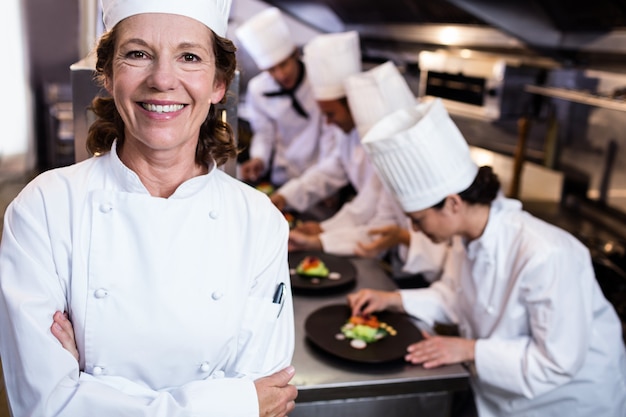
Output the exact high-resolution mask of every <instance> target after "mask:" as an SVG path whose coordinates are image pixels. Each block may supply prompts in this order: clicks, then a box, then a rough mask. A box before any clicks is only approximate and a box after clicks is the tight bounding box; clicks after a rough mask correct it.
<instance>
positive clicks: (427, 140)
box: [348, 100, 626, 417]
mask: <svg viewBox="0 0 626 417" xmlns="http://www.w3.org/2000/svg"><path fill="white" fill-rule="evenodd" d="M363 146H364V147H365V149H366V150H367V151H368V154H369V155H370V156H371V158H372V161H373V164H374V165H375V166H376V168H377V171H378V173H379V175H380V177H381V179H382V180H383V181H384V182H385V184H386V185H387V186H388V188H389V189H390V190H391V191H392V194H393V195H394V196H395V198H396V199H397V200H398V202H399V203H400V204H401V206H402V207H403V209H404V211H405V212H406V213H407V215H408V217H409V218H410V219H411V222H412V224H413V228H414V230H415V231H420V232H421V233H424V234H426V235H427V236H428V237H429V238H430V239H431V240H433V241H434V242H443V241H450V240H452V241H453V242H454V244H453V247H452V249H451V250H450V252H449V254H448V257H447V259H446V262H445V266H444V269H443V275H442V277H441V279H440V280H438V281H436V282H434V283H433V284H431V285H430V287H429V288H426V289H413V290H401V291H396V292H381V291H375V290H370V289H365V290H361V291H359V292H356V293H353V294H350V295H349V296H348V300H349V303H350V305H351V307H352V310H353V313H354V314H368V313H373V312H375V311H380V310H385V309H395V310H399V311H403V312H406V313H408V314H410V315H412V316H414V317H417V318H419V319H422V320H424V321H425V322H426V323H427V324H430V325H432V324H433V323H434V322H435V321H437V322H441V323H451V324H457V325H458V328H459V332H460V337H452V336H433V335H428V334H425V340H423V341H420V342H417V343H415V344H412V345H410V346H408V348H407V354H406V360H407V361H408V362H410V363H413V364H422V365H423V366H424V367H426V368H433V367H437V366H441V365H445V364H453V363H465V364H467V365H468V367H469V368H470V369H471V371H472V378H471V383H472V389H473V392H474V397H475V403H476V408H477V411H478V415H479V416H480V417H501V416H520V417H521V416H542V417H545V416H554V417H556V416H580V417H583V416H585V417H595V416H624V415H626V354H625V351H624V342H623V340H622V331H621V324H620V321H619V319H618V317H617V314H616V312H615V310H614V309H613V307H612V305H611V304H610V303H609V302H608V301H607V300H606V299H605V297H604V296H603V294H602V291H601V290H600V287H599V285H598V283H597V281H596V278H595V276H594V271H593V267H592V263H591V258H590V255H589V252H588V250H587V249H586V248H585V246H583V244H582V243H580V242H579V241H578V240H576V239H575V238H574V237H573V236H571V235H570V234H569V233H567V232H565V231H563V230H561V229H559V228H557V227H555V226H553V225H550V224H548V223H545V222H543V221H542V220H539V219H537V218H535V217H533V216H531V215H530V214H528V213H527V212H525V211H523V210H522V206H521V203H520V202H519V201H517V200H512V199H507V198H505V197H503V196H502V194H501V193H500V184H499V180H498V178H497V176H496V175H495V173H494V172H493V170H492V169H491V168H490V167H481V168H479V167H478V166H476V164H475V163H474V162H473V161H472V159H471V157H470V151H469V147H468V145H467V143H466V142H465V139H464V138H463V136H462V134H461V132H460V131H459V130H458V129H457V127H456V126H455V125H454V123H453V122H452V120H451V119H450V117H449V116H448V114H447V112H446V110H445V108H444V107H443V105H442V103H441V101H440V100H435V101H433V102H430V103H425V104H420V105H417V106H413V107H411V108H407V109H404V110H400V111H398V112H396V113H393V114H391V115H389V116H388V117H386V118H384V119H383V120H381V121H380V122H379V123H378V124H376V125H375V126H374V127H373V128H372V129H371V130H370V131H369V132H368V134H367V135H366V137H365V138H364V141H363Z"/></svg>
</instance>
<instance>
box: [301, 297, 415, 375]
mask: <svg viewBox="0 0 626 417" xmlns="http://www.w3.org/2000/svg"><path fill="white" fill-rule="evenodd" d="M351 317H352V312H351V310H350V307H348V305H347V304H331V305H327V306H323V307H320V308H319V309H317V310H315V311H314V312H312V313H311V314H310V315H309V316H308V317H307V319H306V321H305V323H304V330H305V333H306V336H307V339H308V340H309V341H310V342H311V343H312V344H313V345H314V346H315V347H317V348H318V349H319V350H320V351H321V352H323V353H325V354H329V355H331V356H334V357H338V358H341V359H345V360H348V361H351V362H359V363H371V364H376V363H384V362H391V361H398V362H402V361H404V356H405V355H406V352H407V347H408V346H409V345H410V344H412V343H416V342H419V341H420V340H422V339H423V336H422V333H421V331H420V330H419V328H418V327H417V326H416V325H415V323H414V321H413V319H411V317H409V316H408V315H406V314H402V313H395V312H391V311H381V312H378V313H376V318H375V319H373V318H372V317H371V316H370V317H368V318H367V319H366V318H362V319H365V321H364V322H368V321H370V320H371V321H370V322H369V324H370V325H371V324H374V325H375V322H374V320H376V321H377V322H378V328H376V329H375V331H373V332H372V331H371V330H365V331H364V332H363V333H361V332H360V331H359V334H360V335H361V334H362V335H363V336H362V337H363V338H366V339H368V340H372V339H373V340H374V341H371V342H365V344H364V346H363V347H362V348H355V347H354V346H353V345H352V343H357V344H358V343H361V342H353V340H356V339H357V338H356V337H355V338H354V339H351V338H349V337H347V336H345V335H344V336H345V337H341V336H340V337H337V336H338V332H339V333H342V334H343V330H342V329H344V326H345V325H346V324H347V323H348V322H350V319H351ZM357 320H359V319H357ZM380 323H386V325H385V327H386V330H385V329H383V330H384V331H385V332H387V334H386V335H385V334H381V333H379V330H378V329H380V327H381V324H380ZM369 327H371V326H369ZM390 329H393V330H394V332H393V336H392V332H391V331H390ZM370 332H371V333H370ZM381 336H382V337H381ZM370 338H371V339H370ZM361 344H362V343H361Z"/></svg>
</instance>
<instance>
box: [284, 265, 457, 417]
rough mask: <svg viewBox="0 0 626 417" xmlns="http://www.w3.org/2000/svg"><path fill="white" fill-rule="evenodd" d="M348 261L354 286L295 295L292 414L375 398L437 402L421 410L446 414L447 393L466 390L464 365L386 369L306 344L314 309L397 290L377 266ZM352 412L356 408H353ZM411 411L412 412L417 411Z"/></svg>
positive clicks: (394, 365) (395, 365)
mask: <svg viewBox="0 0 626 417" xmlns="http://www.w3.org/2000/svg"><path fill="white" fill-rule="evenodd" d="M350 259H351V262H352V263H353V264H354V266H355V267H356V270H357V282H356V284H355V286H354V287H352V288H348V289H345V290H343V291H340V292H337V293H334V294H330V295H315V294H312V295H297V294H296V295H295V296H294V311H295V325H296V344H295V354H294V359H293V364H294V366H295V368H296V375H295V377H294V379H293V381H292V382H293V383H294V384H295V385H296V386H297V387H298V391H299V393H298V400H297V402H296V404H297V405H296V411H295V414H292V415H293V416H301V415H333V414H332V413H333V410H334V409H331V410H327V411H326V412H327V413H328V414H308V413H307V412H306V405H310V406H312V405H315V407H316V408H317V412H319V411H320V407H323V405H322V404H324V405H326V406H329V404H330V403H331V402H333V401H340V402H344V403H345V402H346V401H354V400H356V399H362V400H364V401H370V400H372V399H374V398H377V399H378V400H379V401H384V400H385V398H386V397H387V398H391V397H394V398H396V400H395V403H398V401H399V400H398V399H397V397H398V396H409V397H411V396H417V397H420V396H422V397H428V398H429V399H431V400H435V399H436V401H432V403H430V404H428V405H424V411H429V410H432V408H433V407H434V408H437V407H440V408H439V411H442V410H443V414H440V415H447V414H446V413H445V411H446V410H448V409H449V400H450V395H451V393H452V392H454V391H460V390H465V389H467V387H468V382H469V381H468V378H469V373H468V372H467V371H466V369H465V368H464V367H463V366H461V365H450V366H444V367H440V368H436V369H430V370H427V369H424V368H423V367H422V366H421V365H410V364H407V363H406V362H404V361H402V360H400V361H398V362H391V363H384V364H369V363H367V364H362V363H353V362H349V361H346V360H343V359H340V358H337V357H333V356H330V355H329V354H327V353H326V352H323V351H320V350H319V349H318V348H317V347H316V346H314V345H313V344H312V343H311V342H309V341H308V340H307V338H306V336H305V333H304V323H305V320H306V318H307V317H308V316H309V314H311V313H312V312H313V311H315V310H317V309H318V308H320V307H323V306H326V305H331V304H343V303H346V295H347V294H348V293H350V292H352V291H355V290H357V289H360V288H376V289H382V290H393V289H395V288H397V287H396V285H395V283H394V282H393V280H392V279H391V278H390V277H389V276H388V275H387V273H386V272H385V271H384V269H383V268H382V267H381V266H380V265H379V263H378V261H376V260H372V259H357V258H350ZM422 399H423V398H422ZM411 401H412V403H413V404H414V406H416V404H419V400H411ZM440 402H441V403H442V404H439V403H440ZM335 408H336V407H335ZM418 408H419V406H418ZM369 409H370V410H371V408H369ZM335 411H336V410H335ZM352 411H355V409H354V408H352ZM412 412H413V413H415V412H416V410H413V411H412ZM417 414H419V413H417ZM337 415H339V414H337ZM344 415H345V414H344ZM366 415H367V414H366ZM372 415H374V414H372ZM394 415H402V414H401V413H396V414H394ZM413 415H416V414H413ZM429 415H438V414H429Z"/></svg>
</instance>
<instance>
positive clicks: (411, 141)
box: [362, 99, 478, 213]
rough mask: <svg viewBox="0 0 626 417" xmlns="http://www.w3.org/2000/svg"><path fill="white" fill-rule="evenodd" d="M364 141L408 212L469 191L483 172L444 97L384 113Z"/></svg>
mask: <svg viewBox="0 0 626 417" xmlns="http://www.w3.org/2000/svg"><path fill="white" fill-rule="evenodd" d="M362 142H363V147H364V148H365V150H366V151H367V153H368V154H369V156H370V158H371V160H372V163H373V164H374V166H375V167H376V169H377V172H378V174H379V176H380V178H381V180H382V181H383V182H384V183H385V184H386V186H387V187H388V189H389V190H390V191H391V192H392V193H393V194H394V195H395V197H396V198H397V200H398V202H399V203H400V205H401V206H402V208H403V209H404V211H405V212H407V213H410V212H413V211H419V210H424V209H426V208H429V207H432V206H434V205H436V204H437V203H439V202H440V201H442V200H443V199H444V198H445V197H447V196H448V195H450V194H457V193H460V192H461V191H465V190H466V189H467V188H468V187H469V186H470V185H471V184H472V182H473V181H474V178H475V177H476V174H478V166H477V165H476V164H475V163H474V161H473V160H472V158H471V156H470V150H469V146H468V145H467V142H466V141H465V138H464V137H463V135H462V134H461V132H460V131H459V129H458V128H457V126H456V125H455V124H454V122H453V121H452V119H450V116H449V115H448V112H447V111H446V109H445V107H444V106H443V103H442V102H441V100H440V99H435V100H433V101H431V102H428V103H425V104H418V105H414V106H411V107H408V108H405V109H402V110H398V111H396V112H394V113H392V114H390V115H388V116H386V117H384V118H383V119H382V120H380V121H379V122H378V123H376V124H375V125H374V126H373V127H372V128H371V129H370V131H369V132H368V133H367V134H366V135H365V137H364V138H363V141H362Z"/></svg>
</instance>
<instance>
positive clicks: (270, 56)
mask: <svg viewBox="0 0 626 417" xmlns="http://www.w3.org/2000/svg"><path fill="white" fill-rule="evenodd" d="M179 1H186V0H179ZM235 35H236V36H237V38H238V39H239V40H240V41H241V44H242V45H243V47H244V48H246V51H248V53H249V54H250V56H251V57H252V59H253V60H254V62H255V64H256V65H257V67H259V69H260V70H262V71H264V70H267V69H269V68H271V67H273V66H275V65H276V64H280V63H281V62H282V61H284V60H285V59H286V58H287V57H289V55H291V54H292V53H293V52H294V50H295V49H296V44H295V43H294V41H293V36H291V33H290V32H289V27H288V26H287V22H286V21H285V19H284V18H283V14H282V13H281V12H280V10H278V9H277V8H276V7H270V8H268V9H265V10H263V11H262V12H260V13H257V14H256V15H254V16H252V17H251V18H250V19H248V20H246V21H245V22H244V23H243V24H242V25H241V26H239V27H238V28H237V30H236V31H235Z"/></svg>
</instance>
